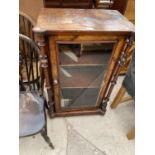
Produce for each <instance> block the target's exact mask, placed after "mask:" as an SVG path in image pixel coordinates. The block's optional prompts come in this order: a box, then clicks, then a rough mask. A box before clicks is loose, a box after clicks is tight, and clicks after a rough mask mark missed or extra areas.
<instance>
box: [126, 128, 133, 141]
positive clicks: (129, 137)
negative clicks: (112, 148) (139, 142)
mask: <svg viewBox="0 0 155 155" xmlns="http://www.w3.org/2000/svg"><path fill="white" fill-rule="evenodd" d="M127 138H128V140H131V139H134V138H135V128H132V129H131V130H130V132H129V133H128V134H127Z"/></svg>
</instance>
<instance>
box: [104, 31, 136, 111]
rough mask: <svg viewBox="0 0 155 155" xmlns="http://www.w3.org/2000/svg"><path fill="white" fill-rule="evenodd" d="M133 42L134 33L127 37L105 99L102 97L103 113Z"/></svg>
mask: <svg viewBox="0 0 155 155" xmlns="http://www.w3.org/2000/svg"><path fill="white" fill-rule="evenodd" d="M133 43H134V34H132V35H131V36H129V37H128V38H127V39H126V43H125V45H124V48H123V50H122V52H121V53H120V55H119V58H118V60H117V62H116V65H115V67H114V69H113V73H112V76H111V80H110V84H109V87H108V89H107V91H106V92H105V94H104V96H103V99H102V103H101V110H102V111H103V113H104V112H105V111H106V107H107V102H108V101H109V98H110V95H111V93H112V90H113V88H114V86H115V84H116V81H117V78H118V76H119V73H120V71H121V68H122V66H124V64H125V61H126V59H127V54H128V52H129V51H130V48H131V47H132V45H133Z"/></svg>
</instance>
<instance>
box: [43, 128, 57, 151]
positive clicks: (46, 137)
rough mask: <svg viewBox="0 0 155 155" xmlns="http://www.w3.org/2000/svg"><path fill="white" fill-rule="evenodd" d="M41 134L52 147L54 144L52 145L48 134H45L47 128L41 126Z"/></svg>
mask: <svg viewBox="0 0 155 155" xmlns="http://www.w3.org/2000/svg"><path fill="white" fill-rule="evenodd" d="M41 135H42V137H43V138H44V140H45V141H46V142H47V143H48V145H49V146H50V147H51V148H52V149H54V146H53V144H52V142H51V140H50V138H49V137H48V135H47V129H45V128H43V130H42V131H41Z"/></svg>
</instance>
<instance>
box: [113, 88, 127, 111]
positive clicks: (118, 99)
mask: <svg viewBox="0 0 155 155" xmlns="http://www.w3.org/2000/svg"><path fill="white" fill-rule="evenodd" d="M125 92H126V89H125V88H124V87H123V86H122V87H121V88H120V90H119V92H118V93H117V95H116V97H115V99H114V101H113V102H112V104H111V106H110V107H111V108H112V109H114V108H116V107H117V106H118V104H120V103H121V100H122V98H123V96H124V95H125Z"/></svg>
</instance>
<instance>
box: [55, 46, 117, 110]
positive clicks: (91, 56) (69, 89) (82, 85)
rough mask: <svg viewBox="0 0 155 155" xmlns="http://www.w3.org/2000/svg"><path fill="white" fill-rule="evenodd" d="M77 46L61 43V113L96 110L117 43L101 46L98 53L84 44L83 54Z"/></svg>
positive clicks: (97, 50)
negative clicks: (79, 109)
mask: <svg viewBox="0 0 155 155" xmlns="http://www.w3.org/2000/svg"><path fill="white" fill-rule="evenodd" d="M95 45H96V44H95ZM76 46H77V45H70V46H66V45H64V44H59V54H58V55H59V72H60V92H61V94H60V96H61V108H62V110H63V109H71V108H82V107H95V104H96V100H97V97H98V94H99V91H100V88H101V84H102V82H103V78H104V75H105V72H106V69H107V66H108V62H109V59H110V57H111V53H112V49H113V46H114V43H108V44H105V43H104V44H101V43H100V44H99V46H98V47H99V48H98V49H96V50H95V49H93V48H92V49H91V48H90V47H91V46H92V47H93V46H94V45H93V44H85V47H84V48H82V49H83V50H82V52H80V50H77V48H76ZM87 47H88V48H87ZM101 47H102V48H101Z"/></svg>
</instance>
